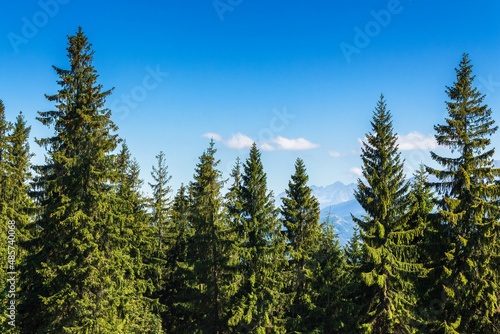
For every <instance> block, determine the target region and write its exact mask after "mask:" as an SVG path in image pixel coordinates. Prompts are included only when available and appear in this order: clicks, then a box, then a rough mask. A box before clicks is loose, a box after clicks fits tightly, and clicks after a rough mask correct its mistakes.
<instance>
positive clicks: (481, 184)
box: [427, 54, 500, 333]
mask: <svg viewBox="0 0 500 334" xmlns="http://www.w3.org/2000/svg"><path fill="white" fill-rule="evenodd" d="M455 71H456V75H457V76H456V81H455V82H454V83H453V85H452V86H450V87H447V90H446V93H447V94H448V98H449V101H448V102H446V104H447V109H448V117H447V119H446V124H445V125H436V126H435V127H434V129H435V130H436V133H437V134H436V136H435V137H436V140H437V142H438V143H439V144H440V145H442V146H445V147H448V148H449V149H450V150H451V152H452V153H454V152H456V153H457V154H456V156H454V157H442V156H440V155H438V154H436V153H434V152H431V156H432V158H433V159H434V160H435V161H436V162H438V163H439V164H440V165H441V166H442V167H443V169H442V170H438V169H434V168H430V167H427V170H428V172H429V173H430V174H432V175H434V176H435V177H436V178H437V179H438V182H436V183H433V186H434V187H435V188H436V190H437V191H438V193H439V194H440V195H441V196H442V197H441V198H440V200H439V202H438V205H439V213H440V215H439V216H440V217H439V218H440V223H441V226H440V228H439V229H438V230H437V231H438V232H440V233H441V235H440V239H441V240H442V243H443V244H444V247H443V248H444V250H443V252H442V253H441V254H440V256H441V258H442V261H441V264H442V266H441V279H440V280H439V286H440V288H441V291H439V289H438V291H436V293H441V292H442V293H443V294H444V300H443V304H444V305H443V312H442V314H441V316H440V317H439V318H438V319H436V320H435V321H434V325H435V327H436V328H439V330H440V331H441V332H443V333H499V332H500V326H499V323H498V319H497V318H498V316H497V313H498V308H499V305H498V295H499V294H498V263H499V262H498V260H499V252H498V250H499V249H498V247H499V243H498V238H497V236H498V233H499V232H500V231H499V222H498V219H499V218H500V216H499V214H500V209H499V206H498V203H499V195H498V194H499V191H500V188H499V185H498V183H497V182H496V181H495V179H498V177H499V176H500V169H498V168H495V167H494V163H493V155H494V149H490V148H488V146H489V145H490V141H491V140H490V137H491V136H492V135H493V134H494V133H495V132H496V130H497V128H498V127H497V126H494V121H493V119H492V117H491V109H490V108H488V106H487V105H486V104H484V102H483V101H484V98H485V95H482V94H481V93H480V92H479V91H478V89H477V88H475V87H474V86H473V81H474V76H473V75H472V65H470V60H469V59H468V55H467V54H464V55H463V57H462V61H461V62H460V65H459V68H458V69H456V70H455ZM472 310H473V311H472Z"/></svg>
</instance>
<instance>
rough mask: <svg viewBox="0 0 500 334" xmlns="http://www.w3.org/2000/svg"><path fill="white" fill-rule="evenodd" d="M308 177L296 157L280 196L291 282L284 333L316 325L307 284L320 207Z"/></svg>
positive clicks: (319, 232)
mask: <svg viewBox="0 0 500 334" xmlns="http://www.w3.org/2000/svg"><path fill="white" fill-rule="evenodd" d="M308 179H309V176H308V175H307V173H306V168H305V165H304V161H303V160H302V159H297V161H296V162H295V174H294V175H292V180H291V181H290V182H289V183H288V189H287V190H285V193H286V196H285V197H283V198H282V201H283V205H282V207H281V217H282V223H283V226H284V227H285V228H286V233H285V234H286V236H287V239H288V243H289V247H290V251H289V252H290V253H289V260H288V262H289V270H290V272H291V282H290V288H289V291H288V292H289V293H290V295H291V297H292V303H291V305H290V308H289V311H288V312H287V313H288V314H287V331H288V332H310V331H311V330H313V329H314V328H315V327H316V326H317V324H316V323H314V322H313V321H311V319H310V316H311V314H312V313H313V312H314V311H315V308H316V306H315V305H314V303H313V297H312V296H311V294H312V289H311V286H312V283H313V279H314V277H313V270H314V269H315V267H316V263H315V260H316V259H314V254H315V253H316V252H317V250H318V246H319V242H318V241H319V238H320V234H321V230H320V226H319V211H320V210H319V203H318V201H317V199H316V197H314V196H313V195H312V190H311V188H309V187H308V186H307V181H308ZM337 246H338V245H337Z"/></svg>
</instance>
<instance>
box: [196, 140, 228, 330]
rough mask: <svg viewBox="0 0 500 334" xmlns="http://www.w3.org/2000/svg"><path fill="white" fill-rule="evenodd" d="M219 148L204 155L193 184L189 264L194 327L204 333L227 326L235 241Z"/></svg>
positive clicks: (208, 150)
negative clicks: (228, 221) (223, 191)
mask: <svg viewBox="0 0 500 334" xmlns="http://www.w3.org/2000/svg"><path fill="white" fill-rule="evenodd" d="M215 153H216V149H215V148H214V142H213V141H211V143H210V147H209V148H208V149H207V150H206V151H205V152H204V153H203V155H202V156H201V157H200V162H199V163H198V165H197V167H196V170H195V175H194V182H192V183H191V185H190V187H189V193H190V201H191V203H190V210H189V222H190V225H191V227H192V229H193V235H192V237H191V238H190V240H189V246H188V264H189V267H190V268H192V272H191V275H190V283H191V285H192V287H193V289H192V290H191V291H192V292H193V294H192V295H191V296H189V299H188V302H191V303H192V307H191V310H192V312H191V313H192V314H191V316H192V317H193V319H194V324H193V328H194V329H195V330H196V331H199V332H201V333H219V332H223V331H226V330H227V329H226V328H227V319H226V314H225V313H226V312H227V310H224V309H223V303H224V304H226V303H227V299H228V298H227V293H226V290H227V289H226V285H228V281H227V272H228V263H229V256H230V250H231V243H230V239H229V237H228V233H229V232H230V230H229V228H228V227H227V226H226V221H225V220H224V216H223V210H222V208H223V199H222V195H221V193H220V191H221V189H222V187H223V182H222V181H221V176H222V173H221V172H220V171H219V170H217V165H218V164H219V161H218V160H215V157H214V155H215Z"/></svg>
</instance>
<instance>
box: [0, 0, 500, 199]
mask: <svg viewBox="0 0 500 334" xmlns="http://www.w3.org/2000/svg"><path fill="white" fill-rule="evenodd" d="M2 5H3V7H2V12H1V14H0V17H1V19H0V76H1V80H0V99H2V100H3V101H4V103H5V105H6V111H7V117H8V118H9V119H10V120H13V119H14V118H15V116H16V114H17V113H18V112H19V111H20V110H22V111H23V113H24V114H25V115H26V118H27V119H28V122H29V124H30V125H32V137H39V138H40V137H44V136H47V135H50V134H51V130H49V129H47V128H45V127H43V126H42V125H41V124H39V122H37V121H36V120H35V117H36V112H37V111H39V110H40V111H44V110H49V109H51V108H53V104H51V103H50V102H48V101H47V100H46V99H45V98H44V94H54V93H55V92H56V91H57V89H58V86H57V84H56V80H57V76H56V74H55V72H54V70H53V69H52V65H55V66H58V67H62V68H66V67H67V66H68V64H67V58H66V50H65V48H66V44H67V37H66V36H67V35H72V34H74V33H75V32H76V31H77V29H78V26H82V27H83V30H84V32H85V33H86V35H87V36H88V38H89V40H90V42H91V43H92V44H93V47H94V50H95V51H96V53H95V61H94V65H95V67H96V69H97V71H98V73H99V75H100V78H99V82H100V83H101V84H102V85H103V86H104V88H111V87H115V90H114V93H113V95H112V96H111V97H110V98H109V99H108V107H110V108H111V109H112V110H113V111H114V113H113V121H114V122H115V123H116V124H117V125H118V126H119V131H118V133H119V135H120V136H121V137H122V138H124V139H126V141H127V144H128V145H129V147H130V149H131V152H132V154H133V156H135V157H136V158H137V160H138V161H139V163H140V165H141V168H142V177H143V178H144V179H145V180H146V182H147V181H150V177H149V173H150V170H151V165H153V164H154V163H155V155H156V154H158V153H159V151H160V150H163V151H164V152H165V154H166V158H167V162H168V165H169V170H170V174H171V175H172V177H173V178H172V186H173V188H174V189H177V188H178V186H179V185H180V184H181V183H188V182H189V181H190V180H192V175H193V172H194V167H195V165H196V163H197V161H198V157H199V156H200V155H201V153H202V152H203V150H204V149H205V148H206V147H207V146H208V143H209V139H208V138H207V137H214V139H216V141H217V144H216V147H217V149H218V152H217V155H218V157H219V158H220V159H221V165H220V169H221V170H222V171H223V173H224V175H225V177H228V174H229V172H230V170H231V168H232V166H233V164H234V161H235V159H236V157H238V156H239V157H241V158H242V159H245V158H246V157H247V155H248V148H247V147H248V145H249V144H250V143H251V142H252V141H256V142H257V143H258V144H259V147H261V149H262V158H263V163H264V168H265V171H266V172H267V174H268V184H269V188H270V189H272V190H273V191H274V192H275V193H279V192H281V191H283V190H284V189H285V188H286V186H287V183H288V180H289V178H290V175H291V174H292V173H293V165H294V161H295V159H296V158H297V157H301V158H303V159H304V160H305V163H306V166H307V168H308V172H309V175H310V182H311V184H315V185H318V186H326V185H328V184H331V183H333V182H334V181H342V182H344V183H350V182H354V181H355V180H356V179H357V177H358V176H357V173H358V172H359V167H360V165H361V162H360V158H359V154H360V143H359V141H360V139H363V138H364V136H365V134H366V133H367V132H368V131H369V130H370V120H371V115H372V111H373V109H374V106H375V104H376V102H377V100H378V98H379V95H380V93H383V94H384V95H385V96H386V99H387V104H388V107H389V109H390V110H391V111H392V113H393V121H394V127H395V130H396V132H397V133H398V134H399V135H400V136H401V138H400V145H401V148H402V149H403V151H402V152H403V156H404V157H405V159H406V162H407V163H406V166H407V167H406V168H407V172H408V173H411V171H412V169H414V168H416V167H418V164H419V163H420V162H421V161H423V162H425V163H429V164H431V163H432V162H431V161H430V160H429V154H428V151H429V148H432V149H435V150H440V151H439V152H440V153H443V154H446V153H447V152H446V151H445V150H442V149H439V148H435V143H434V141H433V134H434V132H433V125H435V124H438V123H442V122H443V121H444V118H445V117H446V109H445V104H444V101H445V100H446V98H447V96H446V94H445V86H446V85H451V84H452V83H453V81H454V79H455V72H454V68H455V67H457V66H458V63H459V61H460V58H461V55H462V53H463V52H467V53H469V54H470V58H471V60H472V63H473V64H474V73H475V74H476V75H477V78H476V84H477V86H479V87H480V90H481V91H482V92H483V93H485V94H487V98H486V102H487V103H488V104H489V105H490V107H491V108H492V110H493V118H494V119H495V120H496V121H497V122H498V121H500V118H499V115H500V114H499V113H500V110H499V107H500V66H499V65H500V25H499V24H498V16H499V14H500V3H499V2H498V1H479V2H476V3H474V4H472V3H471V2H470V1H439V2H436V1H423V0H420V1H419V0H413V1H410V0H401V1H396V0H390V1H342V2H340V1H328V2H327V1H317V0H310V1H307V2H306V1H293V0H291V1H287V2H286V3H283V2H277V1H271V2H269V1H262V0H254V1H249V0H216V1H213V0H206V1H205V0H203V1H200V0H197V1H189V0H166V1H151V0H144V1H141V2H140V3H137V2H136V1H119V2H118V1H114V2H111V1H102V2H89V1H83V0H46V1H44V0H42V1H31V0H27V1H22V2H21V1H18V2H15V1H8V2H6V3H3V4H2ZM492 143H493V146H496V147H499V146H500V145H499V144H500V139H499V138H498V136H495V137H494V138H493V142H492ZM31 147H32V149H33V151H34V153H36V155H37V156H36V157H35V158H34V162H35V163H40V162H42V161H43V153H44V151H43V150H41V149H40V148H39V147H37V145H36V144H34V143H32V145H31ZM495 158H497V159H499V158H500V155H499V154H497V155H496V157H495ZM145 190H148V189H147V187H145Z"/></svg>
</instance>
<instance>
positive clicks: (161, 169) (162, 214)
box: [149, 152, 172, 255]
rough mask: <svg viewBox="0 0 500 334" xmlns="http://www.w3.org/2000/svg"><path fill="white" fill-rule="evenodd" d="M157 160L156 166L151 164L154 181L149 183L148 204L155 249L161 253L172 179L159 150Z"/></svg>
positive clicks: (162, 154)
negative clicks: (149, 196) (150, 191)
mask: <svg viewBox="0 0 500 334" xmlns="http://www.w3.org/2000/svg"><path fill="white" fill-rule="evenodd" d="M156 159H157V161H158V164H157V166H156V167H155V166H153V171H152V172H151V177H152V178H153V180H154V181H155V183H149V186H150V187H151V190H152V191H153V194H152V197H151V198H150V200H149V206H150V208H151V222H152V224H153V226H154V230H155V240H156V250H157V253H158V255H160V254H161V253H162V250H163V249H164V248H165V247H167V245H168V241H166V240H165V239H166V229H167V225H168V219H169V214H168V212H169V210H170V199H169V196H170V192H171V187H170V185H169V184H168V183H169V182H170V180H171V179H172V176H170V175H168V166H167V165H166V162H165V153H163V152H160V154H159V155H157V156H156Z"/></svg>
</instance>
